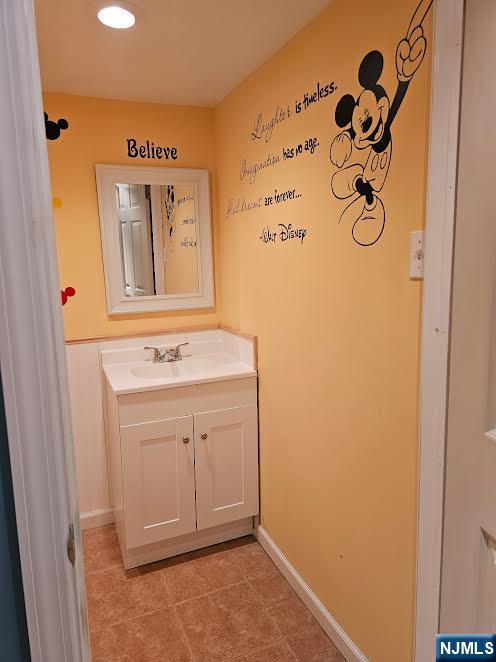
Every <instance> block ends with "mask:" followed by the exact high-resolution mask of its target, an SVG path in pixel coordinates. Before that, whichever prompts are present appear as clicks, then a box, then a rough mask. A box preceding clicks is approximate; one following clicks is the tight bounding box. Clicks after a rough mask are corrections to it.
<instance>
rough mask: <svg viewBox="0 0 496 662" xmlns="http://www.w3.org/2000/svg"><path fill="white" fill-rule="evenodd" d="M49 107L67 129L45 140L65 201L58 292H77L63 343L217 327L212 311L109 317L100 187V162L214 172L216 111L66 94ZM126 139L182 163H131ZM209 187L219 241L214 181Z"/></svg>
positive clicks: (59, 216)
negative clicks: (158, 148)
mask: <svg viewBox="0 0 496 662" xmlns="http://www.w3.org/2000/svg"><path fill="white" fill-rule="evenodd" d="M44 106H45V112H46V113H48V116H49V118H50V119H54V120H55V121H57V120H58V119H59V118H60V117H64V118H66V119H67V120H68V122H69V128H68V129H67V130H65V131H62V133H61V136H60V138H59V139H57V140H54V141H47V143H48V156H49V160H50V173H51V181H52V194H53V196H54V197H56V198H59V199H60V200H61V202H62V206H61V207H60V208H56V209H55V222H56V232H57V249H58V255H59V269H60V279H61V289H65V288H66V287H68V286H71V287H74V288H75V290H76V294H75V296H74V297H71V298H70V299H69V300H68V302H67V304H66V305H65V306H64V308H63V311H64V324H65V335H66V340H72V339H75V338H88V337H90V338H92V337H100V336H102V337H110V336H116V335H121V334H127V333H142V332H143V333H145V332H149V331H155V330H157V331H164V330H167V329H173V328H178V327H184V326H197V325H207V324H215V323H217V322H218V317H217V314H216V310H215V309H212V310H203V311H195V312H193V311H192V312H185V311H181V312H178V313H157V314H155V313H154V314H148V315H127V316H121V315H119V316H115V317H112V318H110V317H108V316H107V308H106V303H105V285H104V277H103V263H102V251H101V241H100V224H99V217H98V202H97V196H96V184H95V163H112V164H126V165H146V166H150V165H152V166H158V167H178V168H181V167H188V168H207V169H208V170H209V171H210V172H211V173H212V171H213V168H214V140H213V111H212V110H211V109H208V108H185V107H180V106H164V105H160V104H146V103H135V102H128V101H110V100H106V99H94V98H89V97H78V96H72V95H65V94H45V95H44ZM127 138H135V139H136V140H137V141H138V144H141V143H144V142H145V141H146V140H147V139H148V140H153V142H154V143H155V145H168V146H173V147H176V148H177V150H178V158H177V160H175V161H172V160H169V161H167V162H166V161H164V160H160V161H158V160H155V161H153V160H149V159H133V158H130V157H128V156H127V143H126V140H127ZM211 188H212V200H213V203H214V204H213V218H214V227H213V234H214V242H215V217H216V214H215V199H216V195H215V186H214V182H212V181H211ZM214 245H215V243H214Z"/></svg>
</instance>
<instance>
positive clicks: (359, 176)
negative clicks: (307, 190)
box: [330, 0, 433, 246]
mask: <svg viewBox="0 0 496 662" xmlns="http://www.w3.org/2000/svg"><path fill="white" fill-rule="evenodd" d="M432 1H433V0H421V1H420V3H419V4H418V6H417V8H416V10H415V12H414V14H413V17H412V20H411V21H410V25H409V26H408V30H407V33H406V35H405V37H404V38H403V39H401V41H400V42H399V44H398V46H397V49H396V76H397V79H398V86H397V88H396V93H395V95H394V99H393V101H392V102H390V100H389V97H388V95H387V92H386V90H385V89H384V88H383V87H382V85H380V84H379V79H380V77H381V74H382V69H383V66H384V58H383V56H382V53H380V52H379V51H371V52H370V53H368V54H367V55H366V56H365V57H364V58H363V60H362V62H361V64H360V67H359V69H358V82H359V83H360V85H361V86H362V88H363V89H362V91H361V92H360V94H359V96H358V97H357V99H355V98H354V97H353V96H352V95H351V94H345V95H344V96H343V97H341V99H340V100H339V101H338V104H337V106H336V111H335V120H336V124H337V125H338V127H339V128H340V129H342V131H341V132H340V133H339V134H338V135H337V136H336V137H335V138H334V140H333V142H332V145H331V149H330V158H331V161H332V163H333V164H334V165H335V166H336V167H337V168H338V170H337V171H336V172H335V173H334V174H333V176H332V178H331V189H332V192H333V194H334V195H335V196H336V198H339V199H347V198H353V199H352V200H351V202H350V203H349V204H348V206H347V207H346V208H345V209H344V211H343V212H342V214H341V216H340V219H339V222H340V223H341V221H345V222H350V223H351V225H352V227H351V235H352V237H353V240H354V241H355V242H356V243H357V244H359V245H360V246H372V245H373V244H375V243H377V242H378V241H379V239H380V238H381V236H382V233H383V232H384V226H385V224H386V212H385V210H384V204H383V202H382V200H381V198H380V197H379V196H378V195H377V194H378V193H379V192H380V191H381V190H382V187H383V186H384V182H385V181H386V177H387V174H388V171H389V166H390V164H391V156H392V137H391V125H392V123H393V120H394V118H395V117H396V114H397V113H398V110H399V108H400V106H401V103H402V101H403V99H404V97H405V94H406V91H407V89H408V86H409V85H410V82H411V80H412V78H413V76H414V74H415V72H416V71H417V69H418V68H419V67H420V65H421V63H422V60H423V59H424V55H425V52H426V49H427V42H426V40H425V37H424V31H423V28H422V23H423V21H424V19H425V17H426V15H427V12H428V11H429V9H430V7H431V5H432ZM356 150H367V151H366V152H365V154H366V156H365V158H363V157H362V156H361V154H360V153H359V152H356ZM352 154H354V158H353V159H352V161H354V162H353V163H352V164H350V165H346V167H344V166H345V164H347V162H348V161H349V160H350V159H351V157H352ZM363 161H365V165H363V163H362V162H363Z"/></svg>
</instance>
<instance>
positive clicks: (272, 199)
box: [265, 188, 301, 207]
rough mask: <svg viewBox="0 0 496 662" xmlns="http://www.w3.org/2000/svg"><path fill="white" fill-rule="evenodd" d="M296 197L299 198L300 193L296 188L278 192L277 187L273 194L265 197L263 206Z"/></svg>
mask: <svg viewBox="0 0 496 662" xmlns="http://www.w3.org/2000/svg"><path fill="white" fill-rule="evenodd" d="M296 198H301V193H297V192H296V189H294V188H293V189H290V190H289V191H284V192H283V193H279V192H278V191H277V189H275V190H274V195H268V196H266V197H265V206H266V207H270V206H271V205H273V204H274V203H275V204H276V205H279V204H280V203H281V202H287V201H288V200H295V199H296Z"/></svg>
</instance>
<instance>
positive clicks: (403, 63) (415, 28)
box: [396, 0, 432, 83]
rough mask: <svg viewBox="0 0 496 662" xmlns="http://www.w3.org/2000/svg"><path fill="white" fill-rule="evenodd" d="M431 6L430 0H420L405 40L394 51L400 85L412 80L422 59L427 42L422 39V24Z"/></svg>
mask: <svg viewBox="0 0 496 662" xmlns="http://www.w3.org/2000/svg"><path fill="white" fill-rule="evenodd" d="M431 5H432V0H422V2H420V4H419V5H418V7H417V9H416V11H415V13H414V15H413V17H412V20H411V21H410V25H409V26H408V31H407V34H406V38H405V39H402V40H401V41H400V43H399V44H398V48H397V49H396V71H397V75H398V80H399V81H400V82H402V83H406V82H408V81H410V80H411V79H412V78H413V75H414V74H415V72H416V71H417V69H418V68H419V67H420V65H421V64H422V60H423V59H424V55H425V51H426V50H427V42H426V40H425V37H424V30H423V29H422V22H423V20H424V18H425V15H426V14H427V12H428V11H429V9H430V7H431Z"/></svg>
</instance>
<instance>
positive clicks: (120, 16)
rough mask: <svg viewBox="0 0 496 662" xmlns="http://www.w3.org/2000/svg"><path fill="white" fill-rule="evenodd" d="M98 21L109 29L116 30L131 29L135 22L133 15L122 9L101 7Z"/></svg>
mask: <svg viewBox="0 0 496 662" xmlns="http://www.w3.org/2000/svg"><path fill="white" fill-rule="evenodd" d="M98 20H99V21H100V22H101V23H103V24H104V25H107V26H108V27H109V28H116V29H117V30H125V29H126V28H131V27H132V26H133V25H134V23H135V21H136V19H135V18H134V14H131V12H130V11H128V10H127V9H124V8H123V7H103V9H100V11H99V12H98Z"/></svg>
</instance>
